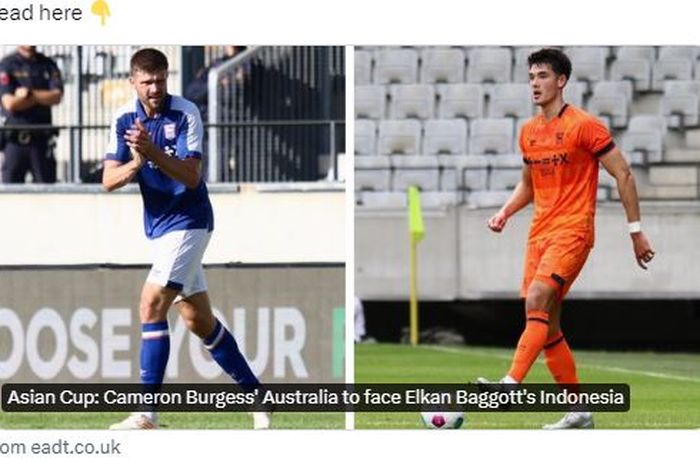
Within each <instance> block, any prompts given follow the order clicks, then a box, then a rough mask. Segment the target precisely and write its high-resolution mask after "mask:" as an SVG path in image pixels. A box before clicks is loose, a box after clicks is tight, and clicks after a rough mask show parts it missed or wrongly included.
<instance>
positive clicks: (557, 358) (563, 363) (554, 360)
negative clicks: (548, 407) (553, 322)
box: [544, 331, 578, 384]
mask: <svg viewBox="0 0 700 465" xmlns="http://www.w3.org/2000/svg"><path fill="white" fill-rule="evenodd" d="M544 357H545V360H546V361H547V367H548V368H549V372H550V373H552V376H553V377H554V380H555V381H556V382H557V383H558V384H578V378H577V377H576V362H575V361H574V356H573V354H572V353H571V349H570V348H569V344H567V343H566V339H564V335H563V334H562V332H561V331H559V333H558V334H556V335H554V336H553V337H551V338H549V339H548V340H547V342H546V344H545V345H544Z"/></svg>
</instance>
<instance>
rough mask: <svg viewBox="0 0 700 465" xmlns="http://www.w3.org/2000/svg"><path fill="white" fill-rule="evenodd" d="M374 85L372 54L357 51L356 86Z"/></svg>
mask: <svg viewBox="0 0 700 465" xmlns="http://www.w3.org/2000/svg"><path fill="white" fill-rule="evenodd" d="M371 83H372V53H371V52H368V51H367V50H355V85H356V86H366V85H368V84H371Z"/></svg>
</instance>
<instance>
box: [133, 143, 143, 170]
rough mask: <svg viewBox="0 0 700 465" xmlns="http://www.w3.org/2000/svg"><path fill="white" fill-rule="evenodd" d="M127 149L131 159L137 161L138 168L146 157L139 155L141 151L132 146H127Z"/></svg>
mask: <svg viewBox="0 0 700 465" xmlns="http://www.w3.org/2000/svg"><path fill="white" fill-rule="evenodd" d="M129 151H130V152H131V159H132V160H134V161H135V162H136V163H138V166H139V168H140V167H142V166H143V164H144V163H145V162H146V158H145V157H144V156H143V155H141V152H139V151H138V150H136V149H135V148H133V147H129Z"/></svg>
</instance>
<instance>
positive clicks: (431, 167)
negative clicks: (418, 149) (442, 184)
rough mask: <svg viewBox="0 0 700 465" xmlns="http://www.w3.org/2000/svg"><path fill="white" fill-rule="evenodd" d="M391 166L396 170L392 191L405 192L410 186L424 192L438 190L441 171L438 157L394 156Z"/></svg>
mask: <svg viewBox="0 0 700 465" xmlns="http://www.w3.org/2000/svg"><path fill="white" fill-rule="evenodd" d="M391 165H392V166H393V168H394V175H393V179H392V183H391V186H392V187H391V190H393V191H399V190H401V191H403V190H406V189H408V188H409V187H410V186H418V187H419V188H420V190H422V191H436V190H438V186H439V183H438V180H439V169H438V158H437V156H428V155H414V156H406V155H392V156H391Z"/></svg>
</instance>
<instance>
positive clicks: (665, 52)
mask: <svg viewBox="0 0 700 465" xmlns="http://www.w3.org/2000/svg"><path fill="white" fill-rule="evenodd" d="M698 57H700V47H695V46H685V45H684V46H677V45H670V46H664V47H659V60H663V59H665V58H683V59H686V60H690V61H695V60H697V59H698Z"/></svg>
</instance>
